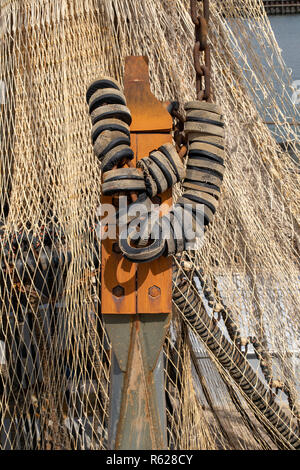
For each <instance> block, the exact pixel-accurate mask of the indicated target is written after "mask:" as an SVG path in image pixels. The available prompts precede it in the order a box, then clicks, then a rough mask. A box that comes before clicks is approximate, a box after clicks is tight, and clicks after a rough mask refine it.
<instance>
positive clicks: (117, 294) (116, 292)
mask: <svg viewBox="0 0 300 470" xmlns="http://www.w3.org/2000/svg"><path fill="white" fill-rule="evenodd" d="M112 293H113V295H114V296H115V297H123V296H124V294H125V289H124V287H122V286H116V287H114V288H113V290H112Z"/></svg>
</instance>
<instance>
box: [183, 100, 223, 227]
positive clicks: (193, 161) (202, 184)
mask: <svg viewBox="0 0 300 470" xmlns="http://www.w3.org/2000/svg"><path fill="white" fill-rule="evenodd" d="M185 110H186V114H187V116H186V122H185V126H184V130H185V134H186V136H187V138H188V162H187V173H186V178H185V180H184V182H183V188H184V193H183V195H182V198H181V201H182V202H188V201H192V202H193V203H194V204H202V205H203V211H204V225H208V224H209V223H210V222H211V220H212V218H213V215H214V213H215V212H216V209H217V207H218V199H219V197H220V187H221V185H222V181H223V175H224V171H225V166H224V137H225V133H224V120H223V116H222V110H221V108H220V106H218V105H217V104H214V103H207V102H205V101H193V102H190V103H187V104H186V105H185ZM178 202H179V201H178Z"/></svg>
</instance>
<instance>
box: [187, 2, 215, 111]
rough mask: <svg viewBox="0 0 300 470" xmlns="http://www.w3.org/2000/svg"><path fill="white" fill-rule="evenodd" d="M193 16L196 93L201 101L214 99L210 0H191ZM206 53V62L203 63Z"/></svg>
mask: <svg viewBox="0 0 300 470" xmlns="http://www.w3.org/2000/svg"><path fill="white" fill-rule="evenodd" d="M190 1H191V17H192V21H193V23H194V25H195V46H194V67H195V72H196V93H197V99H198V100H199V101H203V100H204V101H207V102H211V101H212V91H211V80H210V78H211V58H210V46H209V44H208V41H207V36H208V28H209V0H190ZM198 2H202V3H203V14H202V15H198V7H197V4H198ZM201 53H204V64H203V63H202V64H201V55H202V54H201Z"/></svg>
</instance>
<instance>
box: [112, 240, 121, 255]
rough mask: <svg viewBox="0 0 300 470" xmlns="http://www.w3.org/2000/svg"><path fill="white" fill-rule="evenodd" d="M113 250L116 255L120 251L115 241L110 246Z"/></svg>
mask: <svg viewBox="0 0 300 470" xmlns="http://www.w3.org/2000/svg"><path fill="white" fill-rule="evenodd" d="M112 249H113V252H114V253H117V254H118V255H119V254H120V253H121V249H120V247H119V243H117V242H115V243H114V244H113V246H112Z"/></svg>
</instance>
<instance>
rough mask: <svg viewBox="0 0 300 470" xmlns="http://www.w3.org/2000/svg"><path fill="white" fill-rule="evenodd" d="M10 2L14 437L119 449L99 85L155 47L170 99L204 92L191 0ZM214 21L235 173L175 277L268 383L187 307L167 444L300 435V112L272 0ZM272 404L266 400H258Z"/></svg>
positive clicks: (4, 299) (1, 58)
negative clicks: (103, 280)
mask: <svg viewBox="0 0 300 470" xmlns="http://www.w3.org/2000/svg"><path fill="white" fill-rule="evenodd" d="M0 6H1V14H0V80H1V82H0V86H1V93H0V99H1V114H0V147H1V160H0V165H1V172H0V186H1V189H0V217H1V271H0V298H1V316H0V448H1V449H106V448H107V447H108V436H107V425H108V410H109V377H110V363H111V359H110V358H111V348H110V342H109V339H108V337H107V335H106V331H105V328H104V323H103V319H102V318H101V314H100V311H101V295H100V293H101V286H100V276H99V269H100V262H99V260H100V243H99V240H98V238H97V236H96V235H95V229H94V228H95V226H96V223H97V216H96V214H97V208H98V207H99V203H100V195H101V175H100V170H99V163H98V161H97V159H96V157H95V156H94V154H93V150H92V145H91V142H90V120H89V116H88V111H87V106H86V102H85V92H86V89H87V85H88V84H89V83H90V82H91V81H92V80H93V79H95V78H97V77H98V76H99V75H101V74H106V75H110V76H112V77H115V78H116V79H118V80H119V81H120V82H121V83H122V81H123V73H124V62H125V57H126V56H128V55H146V56H148V58H149V68H150V77H151V88H152V92H153V93H154V94H155V96H156V97H157V98H158V99H160V100H164V101H166V100H178V101H179V102H180V103H181V104H182V105H183V104H184V103H185V102H186V101H189V100H191V99H194V98H195V94H194V91H193V90H194V72H193V64H192V54H191V46H192V44H193V41H194V29H193V25H192V22H191V19H190V14H189V8H188V7H189V2H187V1H181V0H172V1H170V0H143V2H141V1H139V0H114V1H112V0H60V1H57V0H22V1H21V0H20V1H17V0H11V1H9V0H1V1H0ZM210 25H211V26H210V42H211V46H212V61H213V63H212V69H213V77H212V79H213V90H214V94H215V100H216V102H218V103H219V104H220V105H221V106H222V108H223V110H224V116H225V123H226V153H227V156H226V174H225V178H224V183H223V187H222V198H221V204H220V207H219V209H218V211H217V213H216V215H215V217H214V221H213V224H212V225H211V226H210V228H209V230H208V232H207V233H206V236H205V243H204V246H203V247H202V249H201V250H200V251H199V252H197V253H196V254H194V255H192V254H191V253H185V254H183V255H182V259H178V258H177V259H176V260H175V259H174V271H175V273H176V275H175V277H174V289H177V288H180V283H179V281H178V279H179V278H180V276H185V278H187V279H189V282H190V285H191V289H193V290H194V295H197V296H198V297H199V307H198V310H197V311H195V316H196V317H197V318H199V319H200V320H199V321H202V320H201V319H203V318H204V316H203V315H204V314H205V315H206V316H205V318H206V324H205V328H206V330H205V331H211V332H213V331H219V332H222V334H223V337H224V338H225V339H226V341H227V342H228V343H230V344H229V346H234V348H235V349H234V351H235V350H236V349H239V350H241V354H242V355H243V360H245V361H247V364H250V367H251V369H253V370H254V372H255V377H256V379H255V380H254V379H253V380H254V382H253V380H252V379H251V380H252V382H251V380H250V379H249V377H248V375H249V374H250V372H249V371H248V369H247V367H245V368H243V372H242V376H244V378H245V381H246V382H247V381H250V382H251V383H252V389H251V391H250V392H249V393H246V392H245V387H244V388H243V386H241V385H239V384H240V382H238V381H236V380H235V379H234V377H233V375H232V373H231V369H230V367H231V366H229V367H227V368H226V367H225V365H224V362H222V361H221V360H220V354H221V352H222V351H221V350H222V348H223V345H224V344H225V343H224V341H223V340H221V339H220V336H219V334H216V335H215V336H213V338H215V339H214V341H215V342H216V344H218V345H219V346H218V347H219V349H218V351H219V352H218V354H215V353H214V352H213V349H212V347H211V345H212V344H213V343H212V341H213V339H212V340H210V343H208V342H207V341H206V340H205V339H204V337H203V336H202V338H201V335H200V336H199V331H197V328H195V327H194V325H193V324H191V323H190V322H189V321H187V319H186V317H185V316H184V311H183V310H180V309H178V308H177V307H176V304H175V303H174V315H173V320H172V326H171V329H170V333H169V335H168V337H167V340H166V342H165V345H164V356H165V376H166V380H165V391H166V403H167V409H166V413H167V424H168V445H169V448H170V449H183V448H184V449H207V448H209V449H276V448H294V447H297V445H299V420H300V408H299V377H300V374H299V367H300V366H299V295H300V292H299V250H300V229H299V223H300V217H299V210H298V208H299V196H300V190H299V188H300V185H299V179H300V176H299V126H297V122H299V107H298V109H297V107H296V106H295V105H294V104H293V102H292V99H291V96H292V95H293V90H292V89H291V75H290V74H289V72H288V71H287V69H286V67H285V64H284V62H283V59H282V56H281V51H280V49H279V47H278V44H277V42H276V38H275V37H274V34H273V32H272V29H271V26H270V22H269V20H268V18H267V16H266V14H265V12H264V9H263V5H262V2H261V1H258V0H246V1H244V2H240V1H236V0H228V1H226V2H223V1H221V0H212V1H211V23H210ZM268 122H272V123H273V124H272V125H271V126H270V125H268V124H267V123H268ZM178 192H180V188H179V189H178V190H176V193H174V196H176V194H177V193H178ZM200 272H201V273H202V274H201V275H200V274H199V273H200ZM200 281H201V282H200ZM178 286H179V287H178ZM203 286H204V287H203ZM205 289H206V292H205ZM207 292H210V295H211V296H212V297H213V299H214V301H213V304H211V303H209V302H208V301H207V298H206V297H207V295H206V294H207ZM186 300H187V304H188V303H189V297H188V296H187V299H186ZM220 305H221V307H220ZM216 328H217V330H215V329H216ZM198 330H199V329H198ZM249 337H251V338H255V340H253V341H252V343H249V341H248V338H249ZM222 341H223V342H222ZM253 345H254V349H253ZM215 350H216V349H215ZM228 351H230V350H229V349H228ZM226 354H227V353H226ZM247 371H248V372H247ZM258 381H260V382H261V383H262V387H260V386H259V387H258ZM246 382H245V383H246ZM247 383H248V382H247ZM255 390H256V391H255ZM262 390H265V391H267V394H265V393H264V394H263V395H261V396H260V394H262ZM255 393H256V395H255V397H256V402H255V400H254V398H253V397H254V394H255ZM260 399H261V400H263V402H264V403H266V404H267V405H266V406H260V408H259V406H258V405H257V403H260V401H259V400H260ZM269 403H271V406H273V408H274V406H275V405H274V403H275V404H278V405H279V406H280V410H281V411H280V413H281V412H284V415H285V418H284V419H285V423H286V425H287V426H289V427H290V432H289V435H287V434H285V436H282V435H281V434H280V432H279V431H278V426H277V428H276V426H275V425H274V426H273V424H272V420H270V419H269V418H270V416H271V414H270V413H271V412H270V411H269V408H268V406H269ZM276 410H277V411H276ZM268 413H269V414H268ZM275 413H277V414H278V416H279V411H278V409H277V408H276V407H275ZM273 422H274V420H273ZM297 439H298V441H297ZM297 442H298V444H297Z"/></svg>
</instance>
